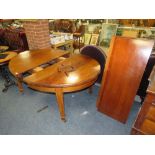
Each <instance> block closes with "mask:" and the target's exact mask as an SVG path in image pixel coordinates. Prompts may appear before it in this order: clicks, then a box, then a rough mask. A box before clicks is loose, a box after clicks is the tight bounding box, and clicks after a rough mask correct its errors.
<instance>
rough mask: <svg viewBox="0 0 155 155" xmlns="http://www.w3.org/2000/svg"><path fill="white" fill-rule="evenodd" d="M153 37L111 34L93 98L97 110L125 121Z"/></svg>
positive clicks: (147, 57) (149, 51) (150, 48)
mask: <svg viewBox="0 0 155 155" xmlns="http://www.w3.org/2000/svg"><path fill="white" fill-rule="evenodd" d="M153 44H154V41H152V40H146V39H145V40H144V39H134V38H127V37H120V36H115V37H113V39H112V41H111V45H110V51H109V52H110V53H109V56H108V60H107V62H106V66H105V70H104V74H103V79H102V84H101V88H100V92H99V97H98V101H97V109H98V111H100V112H102V113H104V114H106V115H108V116H110V117H112V118H114V119H116V120H118V121H120V122H122V123H125V122H126V120H127V118H128V115H129V112H130V109H131V106H132V104H133V102H134V98H135V95H136V92H137V89H138V87H139V84H140V81H141V78H142V75H143V73H144V70H145V67H146V64H147V62H148V59H149V56H150V53H151V51H152V48H153Z"/></svg>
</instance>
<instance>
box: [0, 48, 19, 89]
mask: <svg viewBox="0 0 155 155" xmlns="http://www.w3.org/2000/svg"><path fill="white" fill-rule="evenodd" d="M16 55H17V53H16V52H10V51H9V52H3V53H0V72H1V76H2V77H3V79H4V80H5V84H4V86H5V87H4V89H3V90H2V91H3V92H6V91H7V90H8V88H9V87H10V86H11V85H14V84H15V82H14V81H13V80H12V79H11V78H10V76H9V73H8V70H7V65H8V63H9V61H10V60H11V59H12V58H13V57H15V56H16Z"/></svg>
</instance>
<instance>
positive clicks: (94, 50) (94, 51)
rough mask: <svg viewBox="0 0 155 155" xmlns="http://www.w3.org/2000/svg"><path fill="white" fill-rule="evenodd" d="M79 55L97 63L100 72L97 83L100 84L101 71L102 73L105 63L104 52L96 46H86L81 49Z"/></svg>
mask: <svg viewBox="0 0 155 155" xmlns="http://www.w3.org/2000/svg"><path fill="white" fill-rule="evenodd" d="M80 53H81V54H84V55H87V56H90V57H91V58H93V59H95V60H96V61H98V62H99V64H100V66H101V72H100V74H99V76H98V79H97V82H98V83H101V81H102V75H103V71H104V66H105V62H106V54H105V52H104V51H103V50H102V49H101V48H99V47H97V46H92V45H87V46H84V47H83V48H82V49H81V51H80Z"/></svg>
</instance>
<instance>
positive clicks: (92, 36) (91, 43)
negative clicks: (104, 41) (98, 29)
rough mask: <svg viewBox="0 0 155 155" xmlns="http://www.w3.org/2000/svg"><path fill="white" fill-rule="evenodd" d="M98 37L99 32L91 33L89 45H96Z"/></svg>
mask: <svg viewBox="0 0 155 155" xmlns="http://www.w3.org/2000/svg"><path fill="white" fill-rule="evenodd" d="M98 37H99V34H92V35H91V40H90V45H97V43H98Z"/></svg>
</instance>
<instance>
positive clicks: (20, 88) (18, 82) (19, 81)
mask: <svg viewBox="0 0 155 155" xmlns="http://www.w3.org/2000/svg"><path fill="white" fill-rule="evenodd" d="M16 79H17V85H18V90H19V91H20V92H21V93H23V91H24V89H23V85H22V81H23V77H22V75H21V74H20V75H17V76H16Z"/></svg>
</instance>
